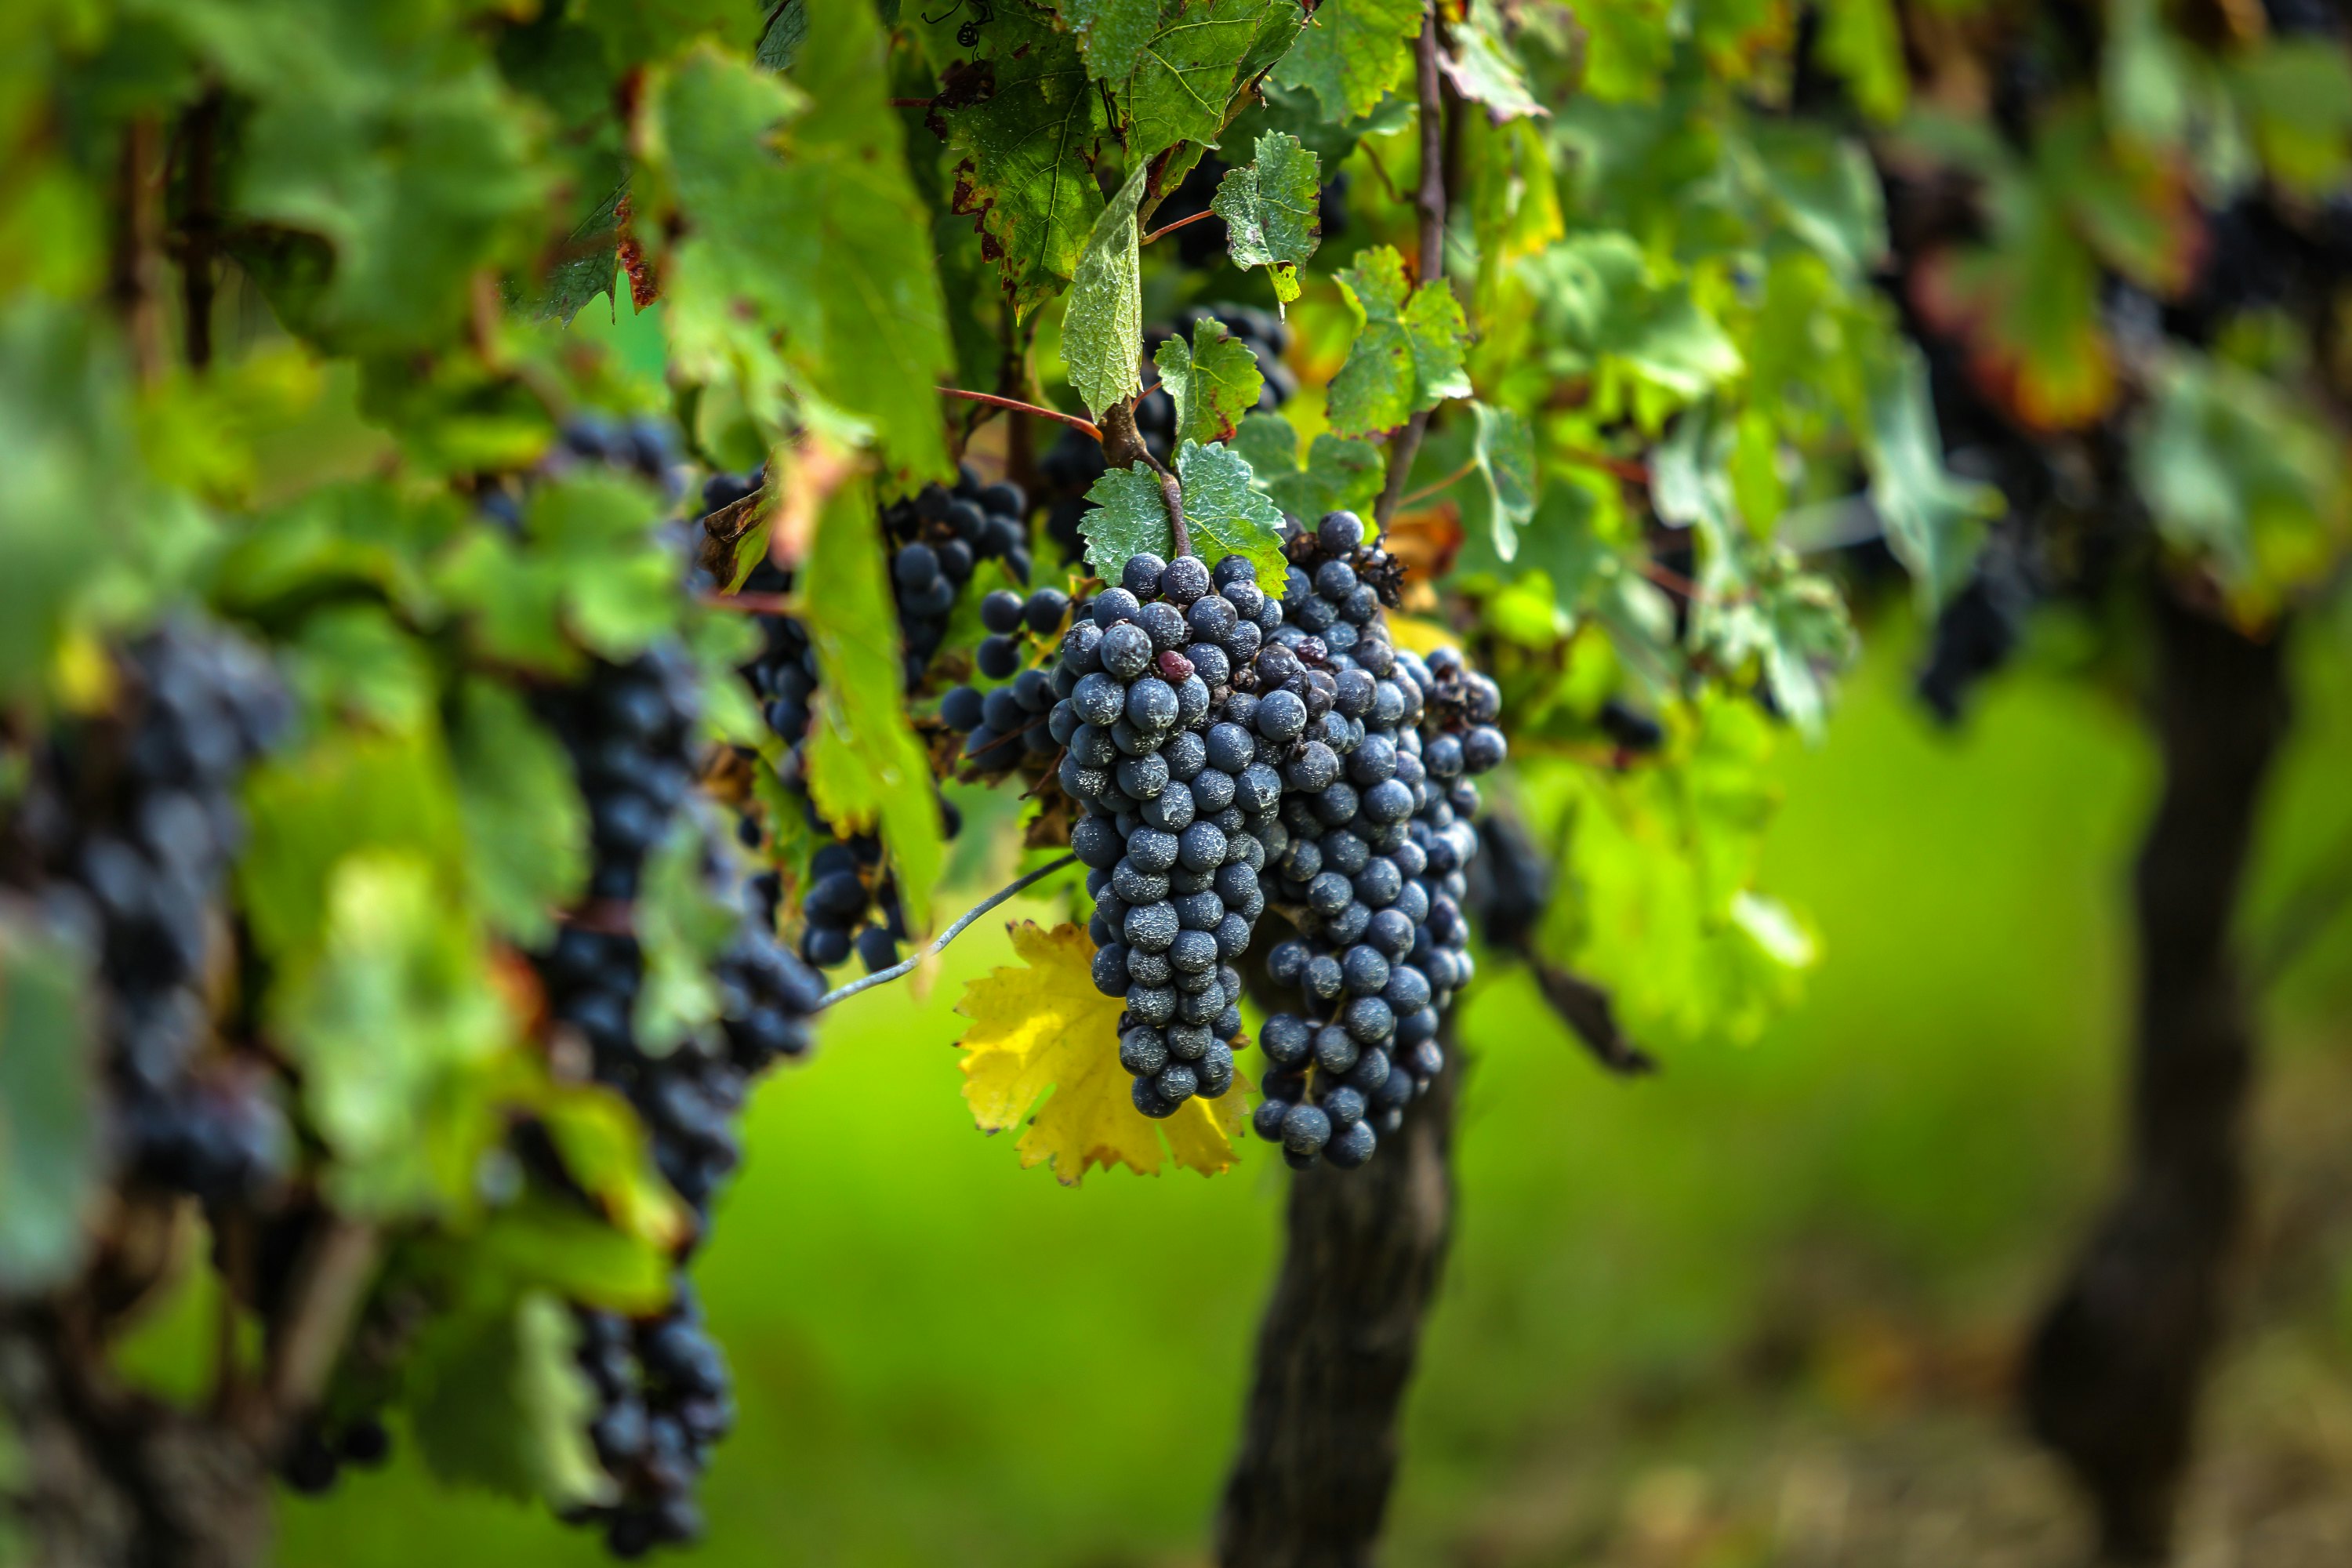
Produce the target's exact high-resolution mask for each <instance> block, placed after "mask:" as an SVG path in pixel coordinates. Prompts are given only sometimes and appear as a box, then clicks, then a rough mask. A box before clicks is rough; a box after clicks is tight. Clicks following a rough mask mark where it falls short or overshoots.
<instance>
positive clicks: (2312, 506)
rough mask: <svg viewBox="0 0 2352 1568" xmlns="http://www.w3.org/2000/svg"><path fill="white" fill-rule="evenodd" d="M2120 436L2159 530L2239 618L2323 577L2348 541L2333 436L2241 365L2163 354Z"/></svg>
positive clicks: (2346, 502)
mask: <svg viewBox="0 0 2352 1568" xmlns="http://www.w3.org/2000/svg"><path fill="white" fill-rule="evenodd" d="M2131 437H2132V438H2131V473H2132V479H2133V482H2134V484H2135V486H2136V487H2137V489H2138V491H2139V494H2140V499H2141V500H2143V501H2144V502H2145V503H2146V504H2147V508H2148V510H2149V511H2150V512H2151V513H2152V514H2153V515H2154V517H2155V520H2156V526H2157V531H2158V533H2159V534H2160V535H2161V536H2162V537H2163V539H2164V542H2166V543H2167V544H2168V545H2169V546H2170V547H2171V548H2172V549H2174V550H2176V551H2179V552H2181V553H2182V554H2184V555H2186V556H2188V557H2189V558H2190V559H2192V560H2195V561H2197V562H2199V563H2201V564H2202V565H2204V566H2205V567H2206V568H2207V569H2208V570H2209V571H2210V572H2211V573H2212V574H2213V575H2214V576H2215V577H2216V578H2217V579H2218V580H2219V581H2220V583H2221V586H2222V588H2223V590H2224V591H2225V592H2226V593H2227V594H2228V595H2229V597H2230V599H2231V605H2232V607H2233V608H2234V609H2235V610H2237V612H2238V613H2239V614H2240V615H2241V616H2244V617H2245V618H2247V619H2249V620H2255V619H2260V618H2262V617H2264V616H2268V615H2270V614H2272V613H2273V612H2274V611H2275V610H2276V608H2277V606H2278V605H2279V603H2280V602H2281V600H2282V599H2283V598H2284V595H2286V594H2287V593H2288V592H2290V591H2291V590H2293V589H2295V588H2299V587H2304V586H2306V585H2308V584H2312V583H2313V582H2315V581H2317V580H2319V579H2321V578H2323V577H2324V576H2325V575H2326V574H2327V573H2328V572H2330V571H2332V570H2333V563H2335V562H2336V561H2337V560H2339V559H2341V557H2342V553H2343V551H2344V547H2345V543H2346V542H2347V539H2352V486H2347V479H2346V476H2345V469H2344V464H2343V459H2342V456H2341V446H2340V443H2339V441H2338V439H2337V437H2336V436H2335V435H2334V434H2333V432H2332V431H2330V429H2329V428H2328V426H2326V423H2325V422H2324V421H2322V420H2320V419H2317V418H2315V417H2314V416H2313V414H2312V412H2311V411H2310V410H2309V409H2308V408H2307V407H2306V406H2305V405H2301V404H2299V403H2298V402H2297V401H2296V400H2295V399H2294V397H2293V396H2291V395H2288V394H2287V393H2286V392H2285V391H2284V390H2283V389H2282V388H2281V387H2279V386H2278V385H2277V384H2274V383H2273V382H2271V381H2269V380H2267V379H2265V378H2264V377H2263V376H2261V375H2258V374H2255V373H2253V372H2252V371H2250V370H2247V369H2244V368H2242V367H2241V366H2237V365H2232V364H2230V363H2226V362H2224V361H2221V360H2218V359H2209V358H2206V357H2204V356H2202V355H2197V354H2192V353H2188V352H2186V351H2176V352H2174V353H2171V354H2170V355H2168V357H2167V359H2166V360H2165V362H2164V363H2163V364H2162V365H2161V367H2160V368H2159V371H2158V376H2157V391H2156V396H2155V398H2154V399H2153V402H2152V404H2151V405H2150V407H2149V408H2148V410H2147V413H2146V414H2145V415H2144V416H2142V417H2141V418H2140V420H2139V421H2138V422H2137V424H2136V425H2135V426H2134V428H2133V430H2132V432H2131Z"/></svg>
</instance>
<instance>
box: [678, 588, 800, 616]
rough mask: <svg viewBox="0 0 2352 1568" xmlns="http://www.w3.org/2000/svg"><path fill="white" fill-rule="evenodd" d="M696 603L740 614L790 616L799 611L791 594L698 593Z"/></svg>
mask: <svg viewBox="0 0 2352 1568" xmlns="http://www.w3.org/2000/svg"><path fill="white" fill-rule="evenodd" d="M694 597H695V603H697V604H698V605H704V606H706V607H708V608H709V609H713V610H730V611H732V612H733V613H735V614H736V615H739V616H790V615H795V614H797V613H798V612H799V608H800V607H799V605H796V604H794V603H793V596H792V595H790V594H710V593H704V594H697V595H695V596H694Z"/></svg>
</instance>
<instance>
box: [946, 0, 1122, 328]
mask: <svg viewBox="0 0 2352 1568" xmlns="http://www.w3.org/2000/svg"><path fill="white" fill-rule="evenodd" d="M1000 35H1001V36H1000ZM990 37H992V39H993V40H994V47H996V49H997V50H998V52H997V54H996V56H995V58H992V59H991V60H989V61H988V62H986V68H987V69H988V71H989V73H990V74H989V78H988V80H989V83H990V89H989V90H988V92H987V93H986V95H985V96H983V97H980V98H978V99H977V100H975V101H972V102H970V103H958V104H956V105H954V106H953V107H949V106H945V105H943V106H942V107H941V108H940V110H938V111H937V113H938V116H939V118H940V121H942V122H944V123H945V125H946V126H947V135H948V145H949V147H950V149H951V150H952V151H954V152H955V153H957V154H958V156H959V158H960V160H961V162H960V163H959V164H958V167H957V173H956V186H955V210H956V211H957V212H959V213H961V214H964V215H966V216H978V217H979V219H980V220H981V226H982V230H983V231H984V232H985V233H986V234H987V236H988V237H989V239H990V240H991V241H992V242H993V244H994V250H993V252H992V254H993V255H994V256H995V258H996V263H997V268H998V270H999V272H1000V273H1001V274H1002V276H1003V281H1004V288H1005V292H1006V293H1007V295H1008V296H1010V298H1011V300H1012V301H1013V308H1014V309H1015V310H1018V311H1020V312H1022V313H1023V314H1026V313H1027V312H1028V311H1030V310H1034V308H1035V307H1036V306H1038V305H1039V304H1041V303H1043V302H1044V301H1045V300H1049V299H1051V298H1052V297H1053V296H1054V295H1055V294H1057V293H1059V292H1061V290H1062V288H1063V286H1064V285H1066V284H1067V283H1068V282H1069V280H1070V278H1071V275H1072V274H1073V273H1075V272H1076V270H1077V265H1078V253H1079V251H1080V250H1081V249H1082V248H1084V247H1085V245H1086V240H1087V234H1088V232H1089V231H1090V230H1092V229H1093V227H1094V223H1095V216H1096V215H1097V213H1099V212H1101V211H1102V208H1103V198H1102V193H1101V191H1100V190H1099V189H1097V186H1096V184H1095V173H1094V161H1095V156H1096V153H1097V149H1098V147H1099V145H1100V142H1101V141H1102V134H1103V132H1104V130H1105V129H1106V128H1107V127H1108V124H1109V122H1110V121H1109V117H1108V114H1107V112H1106V111H1105V110H1104V108H1103V100H1102V95H1101V94H1100V93H1098V92H1097V91H1096V89H1095V87H1094V84H1093V83H1092V82H1090V81H1088V80H1087V68H1086V65H1085V63H1084V62H1083V61H1082V60H1080V58H1078V47H1077V42H1076V39H1074V38H1073V37H1071V36H1070V35H1068V34H1066V33H1061V32H1056V31H1055V30H1054V28H1053V27H1052V26H1049V25H1046V24H1045V23H1043V22H1040V21H1038V20H1037V19H1036V18H1035V17H1034V16H1031V15H1030V14H1029V13H1028V12H1027V11H1026V10H1025V8H1024V9H1022V10H1014V9H1013V8H1012V7H1010V6H1005V7H1001V8H1000V9H999V11H998V13H997V16H996V19H995V21H994V22H993V23H992V24H991V26H990Z"/></svg>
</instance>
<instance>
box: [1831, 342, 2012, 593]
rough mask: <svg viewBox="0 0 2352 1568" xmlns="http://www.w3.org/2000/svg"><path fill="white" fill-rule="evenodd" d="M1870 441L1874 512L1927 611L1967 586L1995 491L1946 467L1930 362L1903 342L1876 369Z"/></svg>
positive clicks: (1995, 509) (1994, 506)
mask: <svg viewBox="0 0 2352 1568" xmlns="http://www.w3.org/2000/svg"><path fill="white" fill-rule="evenodd" d="M1867 436H1868V445H1867V447H1866V450H1865V454H1864V455H1865V458H1866V459H1867V461H1868V465H1869V468H1870V501H1871V505H1872V506H1873V507H1874V509H1875V510H1877V512H1878V517H1879V521H1880V523H1881V525H1882V526H1883V527H1884V528H1885V531H1886V544H1887V548H1888V549H1890V550H1892V551H1893V552H1895V559H1896V560H1898V561H1900V562H1902V563H1903V564H1904V567H1905V568H1906V570H1907V571H1909V572H1910V574H1911V580H1912V582H1913V583H1914V584H1916V587H1917V589H1918V596H1919V603H1920V607H1921V609H1922V610H1923V611H1930V612H1932V611H1933V609H1934V608H1935V607H1936V606H1937V605H1940V604H1942V603H1943V602H1944V601H1945V600H1946V599H1948V598H1949V597H1951V595H1953V594H1955V593H1957V592H1958V590H1959V587H1960V584H1963V583H1965V582H1966V581H1967V580H1968V575H1969V567H1970V566H1971V565H1972V564H1973V563H1974V562H1975V560H1976V552H1977V547H1978V546H1979V544H1980V543H1982V542H1983V537H1984V525H1985V524H1986V523H1987V522H1988V521H1991V520H1992V519H1993V518H1996V517H1999V516H2000V512H2001V508H2002V505H2003V503H2002V501H2001V498H2000V491H1999V490H1998V489H1994V488H1993V487H1992V486H1990V485H1985V484H1977V483H1973V482H1971V481H1969V480H1967V479H1961V478H1959V477H1958V475H1956V474H1954V473H1953V472H1952V471H1951V470H1950V469H1949V468H1946V467H1945V466H1944V447H1943V440H1942V438H1941V437H1939V436H1938V435H1937V430H1936V409H1935V405H1934V403H1933V402H1932V401H1931V398H1930V395H1929V392H1928V388H1927V360H1926V358H1925V357H1924V356H1923V355H1921V353H1919V351H1918V350H1917V349H1916V348H1914V347H1912V346H1910V345H1909V344H1907V343H1906V344H1904V345H1902V346H1900V347H1899V348H1897V349H1895V350H1894V351H1893V352H1892V353H1890V355H1889V356H1888V358H1887V362H1886V363H1883V364H1881V365H1879V366H1876V367H1874V374H1872V376H1871V382H1870V425H1869V427H1868V430H1867Z"/></svg>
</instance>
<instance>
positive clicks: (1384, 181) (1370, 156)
mask: <svg viewBox="0 0 2352 1568" xmlns="http://www.w3.org/2000/svg"><path fill="white" fill-rule="evenodd" d="M1356 145H1357V146H1358V147H1360V148H1361V149H1362V150H1363V153H1364V162H1366V163H1370V165H1371V166H1372V173H1373V174H1378V175H1379V176H1380V177H1381V188H1382V189H1384V190H1386V191H1387V192H1388V194H1389V200H1391V201H1392V202H1394V203H1396V204H1397V205H1399V206H1402V205H1404V197H1403V196H1402V195H1399V194H1398V193H1397V188H1396V182H1395V181H1394V180H1391V179H1390V178H1389V166H1388V165H1387V164H1386V163H1381V153H1380V149H1379V148H1377V147H1375V146H1373V145H1372V144H1371V142H1369V141H1366V142H1357V143H1356Z"/></svg>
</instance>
